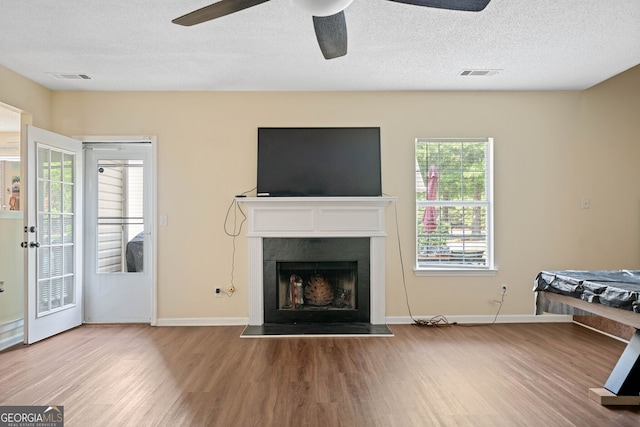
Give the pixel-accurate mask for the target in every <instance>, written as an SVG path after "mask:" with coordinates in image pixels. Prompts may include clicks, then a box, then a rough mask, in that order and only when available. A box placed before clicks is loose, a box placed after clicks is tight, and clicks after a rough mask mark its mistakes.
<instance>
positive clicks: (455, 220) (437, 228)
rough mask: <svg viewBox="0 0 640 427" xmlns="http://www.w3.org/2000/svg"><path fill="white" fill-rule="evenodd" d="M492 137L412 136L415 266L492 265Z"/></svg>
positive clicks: (482, 266) (451, 267)
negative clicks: (439, 137)
mask: <svg viewBox="0 0 640 427" xmlns="http://www.w3.org/2000/svg"><path fill="white" fill-rule="evenodd" d="M492 154H493V141H492V139H491V138H482V139H432V138H418V139H417V140H416V179H415V183H416V266H417V269H418V270H428V269H479V270H482V269H493V267H494V266H493V197H492V191H493V188H492V187H493V169H492V168H493V164H492V163H493V162H492V160H493V155H492Z"/></svg>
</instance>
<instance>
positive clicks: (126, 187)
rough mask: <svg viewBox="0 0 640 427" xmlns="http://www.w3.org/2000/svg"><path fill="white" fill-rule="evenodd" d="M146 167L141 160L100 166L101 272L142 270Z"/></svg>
mask: <svg viewBox="0 0 640 427" xmlns="http://www.w3.org/2000/svg"><path fill="white" fill-rule="evenodd" d="M143 168H144V163H143V161H142V160H101V161H100V163H99V164H98V169H97V174H98V229H97V233H98V250H97V252H96V256H97V257H98V259H97V262H96V265H97V266H98V273H125V272H128V273H133V272H142V271H143V248H144V241H145V234H144V220H143V217H144V209H143V205H144V194H143V184H144V182H143V172H144V169H143Z"/></svg>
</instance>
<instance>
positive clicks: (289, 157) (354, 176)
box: [257, 127, 382, 197]
mask: <svg viewBox="0 0 640 427" xmlns="http://www.w3.org/2000/svg"><path fill="white" fill-rule="evenodd" d="M257 194H258V196H272V197H289V196H290V197H333V196H352V197H361V196H381V195H382V178H381V160H380V128H377V127H349V128H258V182H257Z"/></svg>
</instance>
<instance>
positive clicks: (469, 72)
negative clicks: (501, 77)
mask: <svg viewBox="0 0 640 427" xmlns="http://www.w3.org/2000/svg"><path fill="white" fill-rule="evenodd" d="M500 71H502V70H471V69H468V70H462V71H460V74H458V75H459V76H481V77H489V76H495V75H497V74H500Z"/></svg>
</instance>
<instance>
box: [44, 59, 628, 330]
mask: <svg viewBox="0 0 640 427" xmlns="http://www.w3.org/2000/svg"><path fill="white" fill-rule="evenodd" d="M639 95H640V68H636V69H633V70H630V71H628V72H627V73H624V74H623V75H620V76H617V77H615V78H614V79H612V80H610V81H608V82H605V83H603V84H601V85H599V86H597V87H594V88H592V89H590V90H588V91H585V92H364V93H363V92H358V93H352V92H336V93H289V92H265V93H246V92H237V93H219V92H209V93H201V92H193V93H180V92H171V93H131V92H128V93H103V92H56V93H54V95H53V106H54V108H53V112H54V114H53V127H54V129H53V130H55V131H57V132H60V133H62V134H66V135H87V134H154V135H157V136H158V157H159V158H158V171H159V180H158V188H159V199H158V212H159V214H160V215H168V217H169V225H168V226H167V227H162V228H160V230H159V254H158V257H159V263H158V273H159V274H158V277H159V290H158V297H159V307H158V316H159V318H182V317H186V318H208V317H244V316H247V306H248V304H247V246H246V241H245V239H243V238H239V239H238V241H237V246H238V250H237V254H236V264H235V284H236V286H237V288H238V292H237V294H236V295H234V296H233V297H232V298H222V299H214V298H213V288H214V287H215V286H225V285H226V284H227V283H228V281H229V278H230V273H231V250H232V242H231V239H230V238H229V237H227V236H226V235H225V234H224V232H223V222H224V217H225V212H226V210H227V207H228V206H229V203H230V202H231V200H232V198H233V196H234V194H238V193H240V192H243V191H246V190H249V189H251V188H252V187H253V186H254V185H255V179H256V173H255V165H256V128H257V127H259V126H380V127H381V129H382V156H383V191H384V192H385V193H386V194H390V195H394V196H398V204H397V208H398V220H399V228H400V239H401V242H402V251H403V255H404V265H405V269H406V273H407V274H406V277H407V289H408V294H409V299H410V301H411V308H412V311H413V313H414V315H418V316H421V315H435V314H445V315H491V314H492V313H494V312H495V305H494V304H492V303H491V300H493V299H494V298H495V297H496V295H497V290H498V288H499V284H501V283H507V284H509V295H508V298H507V303H506V304H505V306H504V308H503V313H504V314H524V315H528V314H531V313H532V307H533V303H532V292H531V288H532V281H533V278H534V276H535V274H536V272H538V271H539V270H541V269H554V268H555V269H561V268H574V269H582V268H584V269H597V268H603V269H611V268H638V261H639V260H640V247H639V241H640V239H639V236H638V234H639V219H640V215H639V211H640V197H639V194H638V191H637V185H636V183H637V182H638V178H639V176H638V175H639V174H640V168H638V167H637V166H638V165H637V159H638V158H640V156H639V154H640V144H638V135H640V125H639V124H638V122H637V120H634V117H635V116H636V115H637V113H638V111H639V105H638V102H639V101H638V99H640V96H639ZM483 136H491V137H494V138H495V183H496V184H495V202H496V211H495V218H496V245H495V247H496V262H497V265H498V268H499V271H498V273H497V275H496V276H495V277H482V276H478V277H473V276H472V277H469V276H467V277H460V276H458V277H416V276H415V275H414V274H413V271H412V268H413V263H414V261H413V254H414V223H415V219H414V201H413V200H414V199H413V191H412V185H413V183H414V170H413V165H414V163H413V144H414V139H415V138H416V137H483ZM301 161H304V159H301ZM582 197H589V199H590V201H591V208H590V209H582V208H581V198H582ZM387 213H388V224H387V226H388V230H389V232H390V236H389V239H388V245H387V315H389V316H406V315H407V309H406V304H405V299H404V289H403V286H402V282H401V280H402V275H401V271H400V262H399V257H398V252H397V237H396V235H395V231H394V230H395V225H394V223H393V221H394V210H393V209H392V208H389V209H388V212H387Z"/></svg>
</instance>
